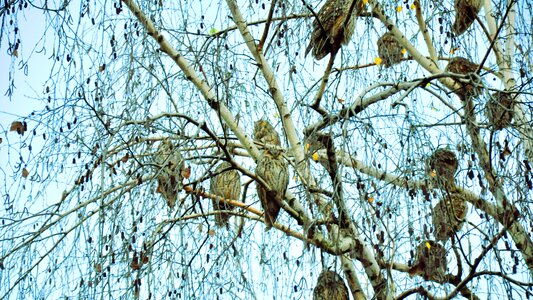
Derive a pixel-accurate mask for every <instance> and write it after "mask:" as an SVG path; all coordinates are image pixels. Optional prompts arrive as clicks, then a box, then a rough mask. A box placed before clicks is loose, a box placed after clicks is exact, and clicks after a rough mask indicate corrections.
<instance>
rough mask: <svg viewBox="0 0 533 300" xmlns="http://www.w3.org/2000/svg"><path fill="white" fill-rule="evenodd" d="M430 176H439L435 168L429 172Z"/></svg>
mask: <svg viewBox="0 0 533 300" xmlns="http://www.w3.org/2000/svg"><path fill="white" fill-rule="evenodd" d="M429 176H431V177H435V176H437V172H435V170H431V173H429Z"/></svg>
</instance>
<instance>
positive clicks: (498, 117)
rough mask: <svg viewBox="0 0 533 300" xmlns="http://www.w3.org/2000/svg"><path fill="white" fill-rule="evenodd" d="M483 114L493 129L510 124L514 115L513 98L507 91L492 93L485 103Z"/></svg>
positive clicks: (499, 128)
mask: <svg viewBox="0 0 533 300" xmlns="http://www.w3.org/2000/svg"><path fill="white" fill-rule="evenodd" d="M485 116H486V117H487V119H488V120H489V123H490V124H491V125H492V127H493V128H494V130H501V129H503V128H506V127H509V126H511V122H512V121H513V117H514V99H513V97H512V96H511V95H510V94H509V93H505V92H496V93H494V94H492V95H491V96H490V98H489V100H488V101H487V104H486V105H485Z"/></svg>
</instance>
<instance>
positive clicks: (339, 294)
mask: <svg viewBox="0 0 533 300" xmlns="http://www.w3.org/2000/svg"><path fill="white" fill-rule="evenodd" d="M348 299H349V297H348V287H346V284H344V281H343V280H342V277H341V276H340V275H339V274H337V273H335V272H333V271H330V270H323V271H322V273H320V275H319V276H318V281H317V283H316V286H315V288H314V289H313V300H348Z"/></svg>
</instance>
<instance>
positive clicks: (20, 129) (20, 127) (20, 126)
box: [9, 121, 28, 135]
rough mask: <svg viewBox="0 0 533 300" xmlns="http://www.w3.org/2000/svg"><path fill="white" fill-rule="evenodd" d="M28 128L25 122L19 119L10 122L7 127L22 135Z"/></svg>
mask: <svg viewBox="0 0 533 300" xmlns="http://www.w3.org/2000/svg"><path fill="white" fill-rule="evenodd" d="M27 130H28V125H26V122H24V123H22V122H19V121H15V122H13V123H11V127H9V131H16V132H17V133H18V134H20V135H24V132H26V131H27Z"/></svg>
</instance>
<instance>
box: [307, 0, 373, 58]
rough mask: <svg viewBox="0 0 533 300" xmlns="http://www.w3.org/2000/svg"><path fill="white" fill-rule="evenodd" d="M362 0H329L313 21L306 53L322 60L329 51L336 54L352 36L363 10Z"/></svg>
mask: <svg viewBox="0 0 533 300" xmlns="http://www.w3.org/2000/svg"><path fill="white" fill-rule="evenodd" d="M363 7H364V5H363V1H362V0H327V1H326V3H325V4H324V6H322V8H321V9H320V11H319V12H318V14H317V16H318V18H315V20H314V21H313V33H312V34H311V41H310V42H309V45H308V46H307V48H306V49H305V55H307V54H308V53H309V52H310V51H311V50H313V52H312V55H313V56H314V57H315V58H316V59H317V60H321V59H322V58H324V57H325V56H326V55H328V54H329V53H332V54H336V53H337V51H338V50H339V48H340V46H341V45H346V44H348V42H349V41H350V39H351V38H352V35H353V32H354V29H355V21H356V19H357V15H359V14H360V13H361V11H362V10H363Z"/></svg>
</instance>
